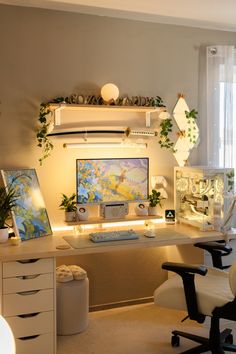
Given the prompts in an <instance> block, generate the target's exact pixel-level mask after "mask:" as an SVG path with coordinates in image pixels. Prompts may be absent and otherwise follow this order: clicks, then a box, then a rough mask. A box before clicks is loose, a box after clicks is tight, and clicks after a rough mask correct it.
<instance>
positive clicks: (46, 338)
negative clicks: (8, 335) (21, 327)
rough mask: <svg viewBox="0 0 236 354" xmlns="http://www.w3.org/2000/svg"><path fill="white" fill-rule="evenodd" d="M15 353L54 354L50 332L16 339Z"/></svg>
mask: <svg viewBox="0 0 236 354" xmlns="http://www.w3.org/2000/svg"><path fill="white" fill-rule="evenodd" d="M16 354H54V342H53V335H52V333H47V334H42V335H40V336H37V337H35V338H28V339H27V338H25V339H16Z"/></svg>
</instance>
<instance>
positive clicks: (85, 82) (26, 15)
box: [0, 5, 236, 304]
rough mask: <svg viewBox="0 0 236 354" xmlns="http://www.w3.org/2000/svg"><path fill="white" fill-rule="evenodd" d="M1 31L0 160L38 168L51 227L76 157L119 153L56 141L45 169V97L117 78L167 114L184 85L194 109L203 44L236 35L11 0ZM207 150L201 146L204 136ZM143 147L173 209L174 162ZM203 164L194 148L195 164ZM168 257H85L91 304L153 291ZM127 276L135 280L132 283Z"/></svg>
mask: <svg viewBox="0 0 236 354" xmlns="http://www.w3.org/2000/svg"><path fill="white" fill-rule="evenodd" d="M0 33H1V41H0V49H1V50H0V83H1V85H0V101H1V104H0V112H1V115H0V121H1V130H0V152H1V154H0V167H1V168H15V167H17V168H18V167H32V168H36V170H37V173H38V176H39V180H40V185H41V188H42V191H43V195H44V198H45V202H46V205H47V208H48V212H49V216H50V220H51V223H52V225H53V226H58V225H60V224H62V223H63V213H62V212H61V211H59V210H58V204H59V202H60V193H62V192H63V193H66V194H67V193H68V194H69V193H72V192H73V191H74V188H75V159H76V158H78V157H81V158H86V157H103V156H104V157H109V156H115V153H114V152H112V153H111V154H110V153H109V152H104V153H101V152H93V151H90V152H87V151H79V152H78V151H66V150H65V149H63V148H62V143H61V141H56V142H55V148H54V152H53V155H52V157H50V158H49V159H48V160H47V161H45V163H44V165H43V167H40V166H39V164H38V158H39V157H40V151H39V149H38V148H37V147H36V139H35V129H36V124H37V114H38V109H39V104H40V103H41V102H42V101H48V100H50V99H52V98H54V97H56V96H63V95H70V94H71V93H73V92H76V93H84V94H86V93H87V94H91V93H93V94H98V93H99V90H100V87H101V86H102V85H103V84H105V83H107V82H114V83H116V84H117V85H118V87H119V88H120V94H121V95H125V94H128V95H130V96H132V95H144V96H146V95H147V96H151V95H160V96H161V97H162V98H163V100H164V102H165V103H166V105H167V107H168V109H169V110H170V111H171V110H172V108H173V106H174V104H175V102H176V98H177V93H178V92H184V93H185V94H186V98H187V101H188V104H189V106H190V108H193V107H194V108H198V91H199V86H198V76H199V65H200V63H201V61H200V59H201V55H200V48H201V47H202V46H204V45H208V44H236V38H235V33H229V32H220V31H210V30H202V29H194V28H188V27H180V26H171V25H163V24H154V23H145V22H138V21H129V20H119V19H114V18H106V17H99V16H89V15H80V14H73V13H66V12H56V11H48V10H40V9H30V8H23V7H19V8H18V7H13V6H5V5H0ZM203 118H204V117H203ZM201 147H202V148H203V151H204V138H203V139H202V143H201ZM139 154H140V153H138V152H132V156H134V157H135V156H139ZM143 154H144V156H145V155H146V154H148V155H149V157H150V163H151V174H160V175H164V176H166V177H167V180H168V182H169V187H168V193H169V196H170V198H169V199H168V201H167V202H166V204H165V207H172V206H173V191H172V186H173V184H172V182H173V181H172V175H173V167H174V166H175V165H176V162H175V159H174V158H173V156H172V155H171V154H170V153H169V152H166V151H164V150H161V149H160V148H159V146H158V145H157V144H152V145H151V147H150V148H149V150H148V151H147V152H145V153H142V155H143ZM95 155H96V156H95ZM121 155H123V156H128V155H129V156H131V153H127V152H121ZM197 161H198V156H197V152H196V151H195V152H194V153H193V154H192V163H197ZM32 242H33V241H32ZM163 254H164V253H163ZM140 255H141V259H142V262H139V261H138V260H139V256H140ZM154 255H156V257H155V256H154ZM161 261H162V256H159V251H158V250H145V251H143V252H141V251H138V252H127V253H124V252H123V253H119V254H118V253H117V254H114V255H113V254H112V255H96V256H87V257H83V258H81V262H82V263H83V264H84V265H85V266H86V268H87V269H89V275H90V279H91V282H92V284H95V283H96V287H93V288H92V289H93V295H92V300H91V301H92V303H93V304H98V303H102V302H104V298H105V299H106V301H108V302H109V301H113V300H114V301H117V300H119V299H120V300H123V299H128V298H134V297H135V298H138V297H142V296H148V295H151V294H152V292H153V289H154V288H155V286H156V285H157V284H158V283H159V282H160V281H162V279H163V275H160V277H159V274H162V273H161V271H160V268H159V264H160V262H161ZM77 263H80V260H78V259H77ZM108 265H109V267H110V269H111V272H112V274H113V275H114V274H118V275H117V277H116V278H115V280H116V281H115V282H113V280H112V282H113V283H112V284H113V285H114V284H116V285H115V287H114V286H113V285H112V286H111V283H110V282H111V275H110V280H109V281H107V277H108V275H107V273H106V272H107V268H108ZM143 265H144V266H143ZM127 269H128V271H127ZM130 269H131V270H132V272H131V273H129V274H130V275H129V276H128V275H127V274H128V272H130ZM153 269H155V271H153ZM157 273H159V274H157ZM140 274H141V277H142V278H141V281H140V284H139V279H140ZM113 275H112V277H113ZM130 277H131V278H132V277H134V278H135V279H137V282H136V285H135V287H134V288H132V287H130V286H129V284H130V279H131V278H130ZM93 281H94V282H93ZM98 283H99V284H100V285H97V284H98ZM144 289H145V290H144ZM104 294H106V296H104Z"/></svg>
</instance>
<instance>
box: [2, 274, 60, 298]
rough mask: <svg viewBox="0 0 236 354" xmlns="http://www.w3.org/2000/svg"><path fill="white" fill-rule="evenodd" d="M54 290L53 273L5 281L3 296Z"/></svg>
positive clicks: (6, 279)
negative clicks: (21, 292) (29, 291)
mask: <svg viewBox="0 0 236 354" xmlns="http://www.w3.org/2000/svg"><path fill="white" fill-rule="evenodd" d="M50 288H53V273H49V274H32V275H26V276H19V277H16V278H5V279H3V294H12V293H17V292H20V291H28V290H40V289H50Z"/></svg>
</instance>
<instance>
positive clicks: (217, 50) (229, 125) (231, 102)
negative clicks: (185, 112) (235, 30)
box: [205, 45, 236, 168]
mask: <svg viewBox="0 0 236 354" xmlns="http://www.w3.org/2000/svg"><path fill="white" fill-rule="evenodd" d="M206 81H207V86H206V113H207V114H206V119H207V122H206V125H205V126H206V129H207V134H206V138H207V143H206V146H205V147H206V153H207V164H208V166H211V167H234V168H235V167H236V53H235V49H234V47H233V46H220V45H217V46H210V47H207V67H206Z"/></svg>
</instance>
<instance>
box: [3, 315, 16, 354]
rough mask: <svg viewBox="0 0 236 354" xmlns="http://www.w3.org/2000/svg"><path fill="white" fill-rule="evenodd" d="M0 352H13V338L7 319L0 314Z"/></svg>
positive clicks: (9, 353)
mask: <svg viewBox="0 0 236 354" xmlns="http://www.w3.org/2000/svg"><path fill="white" fill-rule="evenodd" d="M0 352H1V353H4V354H15V352H16V348H15V340H14V336H13V333H12V331H11V328H10V326H9V325H8V323H7V321H6V320H5V319H4V318H3V317H2V316H0Z"/></svg>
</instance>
